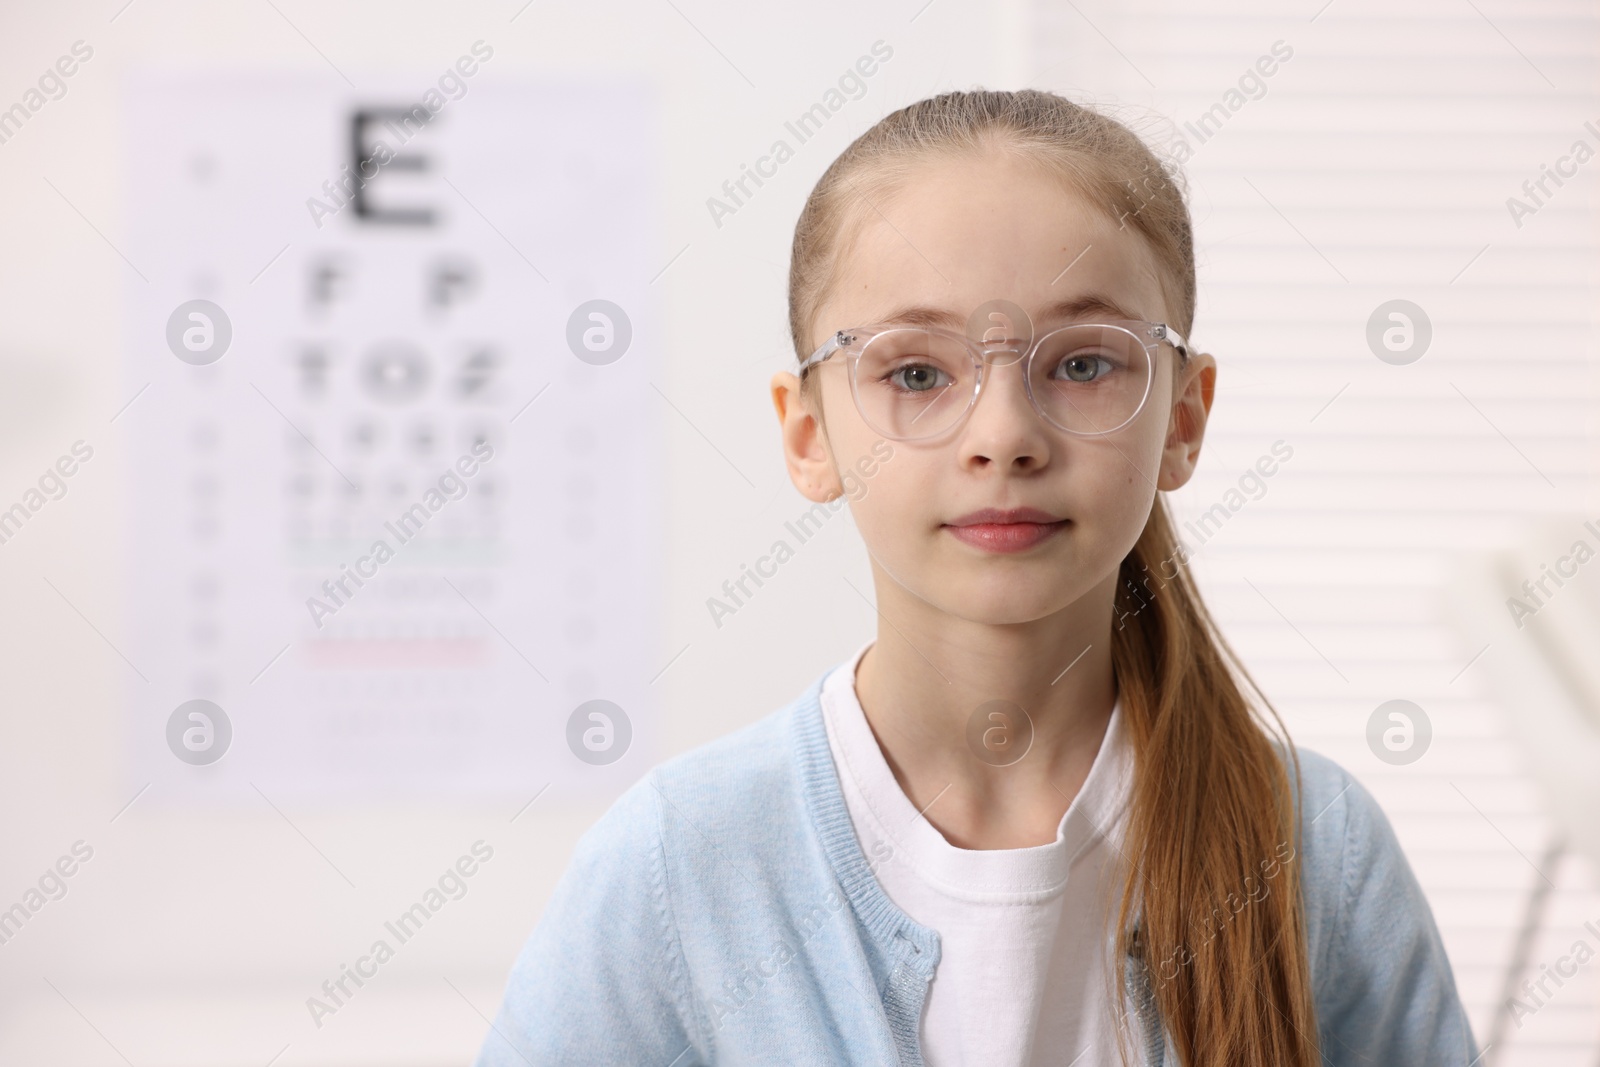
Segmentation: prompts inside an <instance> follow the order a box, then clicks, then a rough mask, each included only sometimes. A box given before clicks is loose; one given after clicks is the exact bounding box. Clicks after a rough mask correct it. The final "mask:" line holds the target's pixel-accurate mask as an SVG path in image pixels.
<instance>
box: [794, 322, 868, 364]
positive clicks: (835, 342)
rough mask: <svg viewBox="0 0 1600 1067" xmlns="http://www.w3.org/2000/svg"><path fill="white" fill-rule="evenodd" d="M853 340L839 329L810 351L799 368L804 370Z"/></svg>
mask: <svg viewBox="0 0 1600 1067" xmlns="http://www.w3.org/2000/svg"><path fill="white" fill-rule="evenodd" d="M854 340H855V338H854V337H852V336H850V335H848V334H846V333H845V332H844V331H843V330H840V331H839V332H838V333H836V334H834V335H833V336H832V337H830V338H828V339H827V340H826V341H824V342H822V344H821V345H819V346H818V347H817V350H816V351H815V352H813V353H811V357H810V358H809V359H807V360H806V361H805V362H804V363H802V364H800V369H801V370H802V371H804V370H807V369H809V368H810V367H813V366H815V365H816V364H818V363H821V362H822V361H823V360H825V359H827V358H828V357H829V356H831V355H833V354H834V353H835V352H837V351H839V349H841V348H843V347H844V346H845V345H847V344H849V343H850V342H851V341H854Z"/></svg>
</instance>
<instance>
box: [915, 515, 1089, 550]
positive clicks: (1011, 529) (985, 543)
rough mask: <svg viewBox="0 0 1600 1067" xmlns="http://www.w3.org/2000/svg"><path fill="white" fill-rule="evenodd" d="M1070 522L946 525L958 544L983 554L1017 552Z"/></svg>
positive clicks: (1049, 535) (1031, 545)
mask: <svg viewBox="0 0 1600 1067" xmlns="http://www.w3.org/2000/svg"><path fill="white" fill-rule="evenodd" d="M1069 521H1070V520H1068V519H1060V520H1058V521H1056V522H979V523H973V524H971V525H969V526H951V525H948V524H947V525H946V526H945V529H946V530H949V531H950V534H951V535H952V536H953V537H955V538H957V539H958V540H960V541H963V542H965V543H966V544H969V545H971V546H972V547H974V548H981V549H984V550H985V551H987V552H1021V551H1024V550H1025V549H1029V548H1032V547H1033V546H1034V545H1036V544H1038V543H1039V542H1041V541H1044V540H1045V539H1047V538H1049V537H1052V536H1054V535H1055V534H1056V533H1057V532H1058V531H1060V530H1061V529H1063V528H1065V527H1066V525H1067V523H1068V522H1069Z"/></svg>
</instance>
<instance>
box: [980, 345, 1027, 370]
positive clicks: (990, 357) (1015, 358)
mask: <svg viewBox="0 0 1600 1067" xmlns="http://www.w3.org/2000/svg"><path fill="white" fill-rule="evenodd" d="M973 347H974V354H975V355H976V356H977V357H978V362H979V363H980V364H981V365H982V366H983V367H1009V366H1011V364H1013V363H1019V362H1021V361H1022V359H1023V358H1024V357H1026V356H1027V354H1028V350H1029V349H1030V348H1032V347H1033V346H1032V345H1030V344H1025V343H1023V342H1021V341H1012V340H1008V341H982V342H979V343H978V344H976V345H974V346H973Z"/></svg>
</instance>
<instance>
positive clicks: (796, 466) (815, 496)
mask: <svg viewBox="0 0 1600 1067" xmlns="http://www.w3.org/2000/svg"><path fill="white" fill-rule="evenodd" d="M814 384H815V383H814ZM772 406H773V407H774V408H776V409H777V412H778V425H779V427H780V433H781V434H782V436H783V461H784V465H785V466H787V467H788V468H789V480H790V481H792V482H793V483H794V487H795V488H796V489H798V490H800V494H801V495H802V496H804V497H805V498H806V499H807V500H815V501H817V502H819V503H821V502H824V501H828V500H832V499H834V498H835V497H837V496H839V495H840V494H841V493H843V492H844V486H843V485H842V484H841V483H840V481H839V473H838V471H837V470H835V469H834V465H833V457H832V456H831V455H830V454H829V449H828V435H827V433H826V432H825V431H824V430H823V428H822V424H821V422H820V421H818V419H817V417H816V416H815V415H814V414H812V413H811V411H809V410H808V409H807V406H806V402H805V401H804V400H803V399H802V398H801V396H800V379H799V378H797V377H796V376H795V375H793V374H790V373H789V372H788V371H779V372H778V373H777V374H774V375H773V376H772Z"/></svg>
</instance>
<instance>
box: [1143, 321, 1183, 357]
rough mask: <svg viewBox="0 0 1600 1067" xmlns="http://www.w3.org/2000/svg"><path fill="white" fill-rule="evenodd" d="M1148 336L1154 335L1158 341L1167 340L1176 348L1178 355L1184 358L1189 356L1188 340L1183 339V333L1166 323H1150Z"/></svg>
mask: <svg viewBox="0 0 1600 1067" xmlns="http://www.w3.org/2000/svg"><path fill="white" fill-rule="evenodd" d="M1150 336H1151V337H1154V338H1155V339H1156V340H1158V341H1165V342H1167V344H1169V345H1171V346H1172V347H1173V348H1175V349H1177V350H1178V355H1180V356H1182V357H1183V358H1184V359H1188V358H1189V342H1188V341H1187V340H1185V339H1184V336H1183V334H1181V333H1179V332H1178V331H1177V330H1174V329H1173V328H1172V327H1171V326H1168V325H1167V324H1166V323H1164V322H1157V323H1152V324H1151V326H1150Z"/></svg>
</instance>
